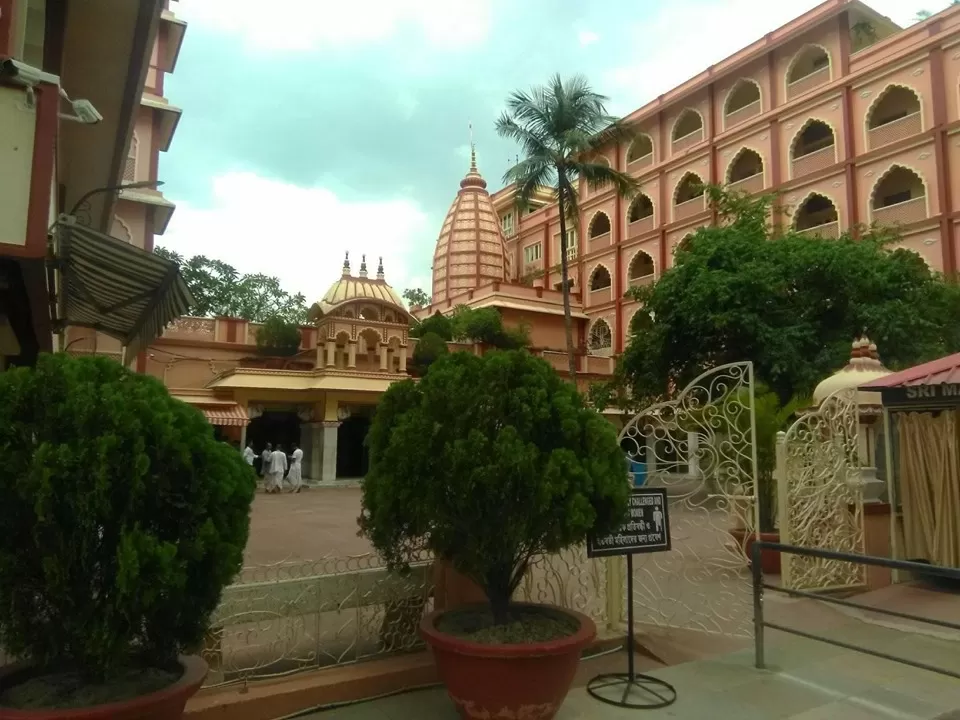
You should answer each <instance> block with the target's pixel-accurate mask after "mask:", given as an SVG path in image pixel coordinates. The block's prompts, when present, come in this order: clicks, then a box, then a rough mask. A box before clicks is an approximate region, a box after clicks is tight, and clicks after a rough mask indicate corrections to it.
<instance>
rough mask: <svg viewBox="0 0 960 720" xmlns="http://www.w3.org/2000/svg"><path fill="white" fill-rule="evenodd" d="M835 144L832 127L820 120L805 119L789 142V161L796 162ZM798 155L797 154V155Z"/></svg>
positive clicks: (835, 136)
mask: <svg viewBox="0 0 960 720" xmlns="http://www.w3.org/2000/svg"><path fill="white" fill-rule="evenodd" d="M836 144H837V133H836V131H835V130H834V129H833V126H832V125H831V124H830V123H828V122H827V121H826V120H821V119H820V118H807V120H806V121H805V122H804V123H803V125H801V126H800V129H799V130H797V132H796V134H795V135H794V136H793V139H792V140H791V141H790V159H791V160H797V159H799V158H802V157H805V156H807V155H809V154H811V153H815V152H817V151H818V150H823V149H825V148H828V147H831V146H834V147H836ZM798 152H799V153H800V154H797V153H798Z"/></svg>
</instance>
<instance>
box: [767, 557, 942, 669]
mask: <svg viewBox="0 0 960 720" xmlns="http://www.w3.org/2000/svg"><path fill="white" fill-rule="evenodd" d="M764 550H773V551H774V552H779V553H788V554H791V555H803V556H805V557H813V558H820V559H821V560H839V561H841V562H850V563H860V564H862V565H872V566H874V567H882V568H889V569H891V570H904V571H907V572H912V573H923V574H925V575H933V576H936V577H942V578H947V579H949V580H956V581H960V569H958V568H948V567H941V566H939V565H927V564H924V563H918V562H910V561H908V560H890V559H887V558H880V557H874V556H872V555H859V554H857V553H846V552H836V551H833V550H818V549H813V548H803V547H797V546H796V545H783V544H781V543H775V542H763V541H757V542H755V543H753V547H752V548H751V551H750V555H751V557H750V565H751V574H752V576H753V634H754V653H755V663H754V664H755V665H756V667H757V669H759V670H763V669H764V668H765V667H766V661H765V659H764V637H763V633H764V630H765V629H766V628H770V629H771V630H779V631H780V632H785V633H790V634H791V635H798V636H800V637H803V638H807V639H808V640H817V641H819V642H823V643H827V644H828V645H834V646H836V647H839V648H843V649H844V650H852V651H853V652H858V653H863V654H865V655H873V656H874V657H878V658H881V659H883V660H890V661H891V662H895V663H900V664H901V665H909V666H911V667H915V668H919V669H920V670H929V671H930V672H935V673H938V674H940V675H946V676H947V677H952V678H957V679H958V680H960V673H957V672H955V671H953V670H948V669H946V668H941V667H936V666H935V665H928V664H927V663H922V662H917V661H915V660H910V659H908V658H904V657H897V656H896V655H891V654H889V653H885V652H881V651H879V650H871V649H869V648H865V647H862V646H859V645H854V644H852V643H847V642H843V641H842V640H835V639H833V638H828V637H825V636H823V635H815V634H814V633H810V632H807V631H805V630H800V629H798V628H791V627H787V626H785V625H781V624H779V623H773V622H769V621H767V620H765V619H764V617H763V592H764V590H770V591H771V592H779V593H784V594H785V595H790V596H791V597H799V598H807V599H808V600H817V601H819V602H825V603H828V604H831V605H840V606H843V607H848V608H855V609H857V610H867V611H869V612H874V613H877V614H878V615H886V616H887V617H894V618H900V619H901V620H911V621H914V622H921V623H926V624H928V625H936V626H937V627H942V628H947V629H949V630H958V631H960V624H958V623H952V622H947V621H946V620H935V619H933V618H925V617H921V616H919V615H912V614H910V613H904V612H898V611H896V610H886V609H883V608H877V607H870V606H869V605H861V604H859V603H855V602H850V601H849V600H844V599H843V598H839V597H832V596H830V595H823V594H819V593H815V592H808V591H806V590H791V589H788V588H783V587H779V586H777V585H771V584H769V583H765V582H764V581H763V568H762V567H761V555H762V553H763V551H764Z"/></svg>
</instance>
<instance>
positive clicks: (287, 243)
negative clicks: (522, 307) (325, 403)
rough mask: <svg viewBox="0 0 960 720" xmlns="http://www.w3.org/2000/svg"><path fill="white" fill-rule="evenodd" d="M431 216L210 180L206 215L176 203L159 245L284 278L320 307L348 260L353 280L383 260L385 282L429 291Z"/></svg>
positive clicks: (240, 178)
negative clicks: (426, 243) (363, 261)
mask: <svg viewBox="0 0 960 720" xmlns="http://www.w3.org/2000/svg"><path fill="white" fill-rule="evenodd" d="M438 230H439V229H438V228H432V227H431V226H430V223H429V220H428V218H427V216H426V214H425V213H424V212H423V211H422V210H421V209H420V207H418V206H417V204H416V203H414V202H411V201H408V200H390V201H385V202H345V201H343V200H341V199H340V198H338V197H337V196H336V194H334V193H333V192H331V191H330V190H327V189H325V188H322V187H315V188H304V187H298V186H296V185H289V184H286V183H283V182H279V181H276V180H269V179H267V178H263V177H260V176H258V175H255V174H253V173H246V172H237V173H228V174H225V175H220V176H218V177H216V178H214V179H213V202H212V206H211V207H209V208H199V207H193V206H191V205H190V204H189V203H186V202H182V201H178V202H177V211H176V213H174V216H173V219H172V220H171V221H170V227H169V229H168V230H167V232H166V233H165V234H164V236H163V237H162V238H157V240H158V244H160V245H162V246H164V247H166V248H168V249H170V250H174V251H176V252H178V253H180V254H181V255H185V256H187V257H191V256H193V255H206V256H207V257H210V258H216V259H218V260H223V261H224V262H227V263H229V264H231V265H233V266H234V267H235V268H237V270H239V271H240V272H242V273H255V272H262V273H265V274H267V275H275V276H277V277H279V278H280V280H281V283H282V285H283V287H284V289H285V290H288V291H289V292H302V293H303V294H304V295H305V296H306V297H307V301H308V302H310V303H312V302H314V301H316V300H319V299H320V297H321V296H322V295H323V294H324V293H325V292H326V291H327V288H328V287H329V286H330V285H331V284H332V283H333V282H334V281H335V280H336V279H337V278H338V277H339V276H340V272H341V268H342V266H343V254H344V252H346V251H349V252H350V261H351V266H352V268H353V273H354V274H357V272H359V269H360V257H361V255H362V254H364V253H365V254H366V256H367V267H368V270H369V272H370V275H371V276H375V275H376V271H377V260H378V258H379V257H381V256H382V257H383V266H384V270H385V275H386V280H387V282H388V283H390V285H392V286H393V287H394V288H395V289H397V290H398V291H399V292H402V291H403V290H404V289H406V288H408V287H420V288H423V289H424V290H426V291H427V292H429V290H430V257H431V255H430V253H431V252H432V245H431V246H429V247H425V246H424V245H423V240H424V239H425V238H432V237H435V235H436V233H437V231H438Z"/></svg>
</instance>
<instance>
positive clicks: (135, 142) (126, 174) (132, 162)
mask: <svg viewBox="0 0 960 720" xmlns="http://www.w3.org/2000/svg"><path fill="white" fill-rule="evenodd" d="M139 152H140V138H138V137H137V133H136V131H134V133H133V137H131V138H130V151H129V152H128V153H127V159H126V162H125V163H124V166H123V181H124V182H125V183H131V182H136V181H137V153H139Z"/></svg>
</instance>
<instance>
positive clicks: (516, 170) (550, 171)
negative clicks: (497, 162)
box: [503, 158, 556, 210]
mask: <svg viewBox="0 0 960 720" xmlns="http://www.w3.org/2000/svg"><path fill="white" fill-rule="evenodd" d="M555 174H556V166H555V165H554V164H553V163H552V162H550V161H549V160H543V159H541V158H527V159H526V160H521V161H520V162H519V163H518V164H517V165H514V166H513V167H512V168H510V169H509V170H507V172H506V173H504V176H503V181H504V182H505V183H507V184H508V185H509V184H513V185H515V186H516V192H515V195H514V197H515V203H516V204H517V205H518V206H519V207H520V208H521V209H523V210H526V209H527V208H528V207H529V206H530V200H531V199H532V198H533V196H534V195H535V194H536V192H537V191H538V190H539V189H540V188H542V187H545V186H547V185H552V184H553V180H554V177H555Z"/></svg>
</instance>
